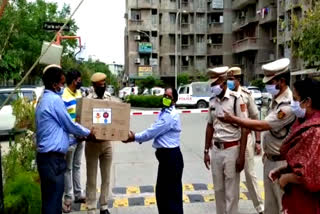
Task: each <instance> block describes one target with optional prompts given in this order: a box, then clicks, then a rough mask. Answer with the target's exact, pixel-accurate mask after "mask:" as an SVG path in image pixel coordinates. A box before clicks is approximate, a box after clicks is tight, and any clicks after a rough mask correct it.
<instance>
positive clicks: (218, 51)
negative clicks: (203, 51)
mask: <svg viewBox="0 0 320 214" xmlns="http://www.w3.org/2000/svg"><path fill="white" fill-rule="evenodd" d="M222 47H223V46H222V44H209V45H208V55H210V56H220V55H222V54H223V49H222Z"/></svg>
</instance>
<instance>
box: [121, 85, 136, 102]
mask: <svg viewBox="0 0 320 214" xmlns="http://www.w3.org/2000/svg"><path fill="white" fill-rule="evenodd" d="M131 94H133V95H137V94H138V87H137V86H135V87H124V88H123V89H121V90H120V91H119V98H121V99H124V98H125V97H126V96H129V95H131Z"/></svg>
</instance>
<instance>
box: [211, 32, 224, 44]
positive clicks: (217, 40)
mask: <svg viewBox="0 0 320 214" xmlns="http://www.w3.org/2000/svg"><path fill="white" fill-rule="evenodd" d="M208 40H211V42H212V44H222V42H223V35H222V34H213V35H209V36H208Z"/></svg>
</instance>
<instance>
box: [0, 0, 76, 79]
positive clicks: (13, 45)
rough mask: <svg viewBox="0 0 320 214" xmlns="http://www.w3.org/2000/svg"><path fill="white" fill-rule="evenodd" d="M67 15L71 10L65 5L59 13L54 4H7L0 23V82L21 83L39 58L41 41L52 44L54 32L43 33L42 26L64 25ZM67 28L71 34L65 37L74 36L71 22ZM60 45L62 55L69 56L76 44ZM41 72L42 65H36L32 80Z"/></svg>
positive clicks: (41, 0)
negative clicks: (51, 23) (12, 81)
mask: <svg viewBox="0 0 320 214" xmlns="http://www.w3.org/2000/svg"><path fill="white" fill-rule="evenodd" d="M69 15H70V7H69V6H67V5H64V6H63V8H62V9H61V10H58V5H57V3H47V2H45V1H44V0H36V1H27V0H17V1H9V3H8V5H7V7H6V10H5V12H4V14H3V17H2V18H1V22H0V79H3V80H9V79H13V80H15V81H18V80H20V79H21V78H22V77H23V75H24V74H25V72H26V71H27V70H28V69H29V68H30V67H31V66H32V64H33V63H34V61H35V60H36V59H37V57H39V55H40V52H41V47H42V43H43V41H51V40H52V38H53V37H54V32H48V31H45V30H43V29H42V26H43V23H44V22H45V21H56V22H64V21H65V20H66V18H67V17H69ZM70 27H71V31H70V32H68V33H66V32H65V33H64V35H75V34H76V31H77V29H78V27H77V26H76V24H75V22H74V20H72V21H71V22H70ZM10 29H12V30H10ZM6 41H8V42H7V43H6ZM62 45H63V46H64V54H71V53H73V52H74V49H75V47H76V46H77V41H75V40H67V41H63V42H62ZM42 68H43V65H38V66H37V67H36V68H35V70H34V72H33V74H32V75H33V77H31V78H37V77H38V76H39V75H40V74H41V70H42Z"/></svg>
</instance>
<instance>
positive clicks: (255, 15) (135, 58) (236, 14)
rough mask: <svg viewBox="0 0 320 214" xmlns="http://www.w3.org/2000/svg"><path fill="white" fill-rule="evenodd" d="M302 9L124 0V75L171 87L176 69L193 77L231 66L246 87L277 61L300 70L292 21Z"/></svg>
mask: <svg viewBox="0 0 320 214" xmlns="http://www.w3.org/2000/svg"><path fill="white" fill-rule="evenodd" d="M303 8H304V9H306V7H305V6H304V5H303V3H301V2H300V1H298V0H259V1H258V0H126V15H125V17H126V23H127V24H126V29H125V72H126V73H127V75H128V76H129V77H130V79H132V80H134V79H139V78H144V77H145V76H149V75H153V76H156V77H160V78H161V79H163V80H164V81H165V82H167V83H170V84H172V85H173V82H174V77H175V69H176V68H177V73H178V74H179V73H189V74H191V75H197V74H199V73H204V72H205V71H206V69H207V68H208V67H216V66H220V65H229V66H239V67H241V68H242V69H243V72H244V73H245V79H244V81H245V84H248V83H249V82H250V81H251V80H252V79H255V78H261V77H262V76H263V72H262V70H261V66H262V65H263V64H265V63H268V62H271V61H273V60H275V59H277V58H282V57H288V58H290V59H291V61H292V65H291V70H298V69H301V68H302V65H303V63H302V61H301V60H299V59H296V58H295V57H293V55H292V54H291V53H292V50H293V49H294V47H295V44H294V43H293V42H292V39H291V35H292V29H291V21H292V20H291V17H292V14H294V15H296V16H298V17H302V14H303V13H304V11H303V10H304V9H303ZM176 66H177V67H176Z"/></svg>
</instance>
